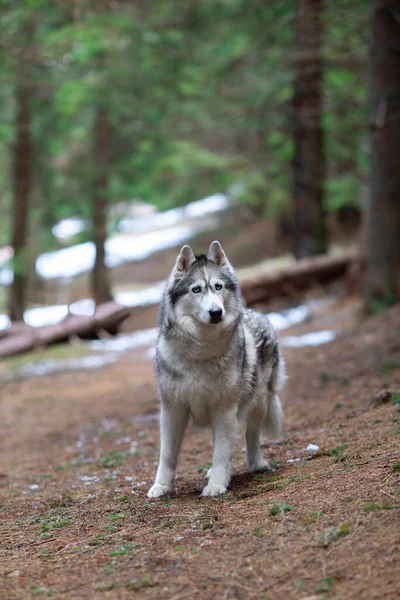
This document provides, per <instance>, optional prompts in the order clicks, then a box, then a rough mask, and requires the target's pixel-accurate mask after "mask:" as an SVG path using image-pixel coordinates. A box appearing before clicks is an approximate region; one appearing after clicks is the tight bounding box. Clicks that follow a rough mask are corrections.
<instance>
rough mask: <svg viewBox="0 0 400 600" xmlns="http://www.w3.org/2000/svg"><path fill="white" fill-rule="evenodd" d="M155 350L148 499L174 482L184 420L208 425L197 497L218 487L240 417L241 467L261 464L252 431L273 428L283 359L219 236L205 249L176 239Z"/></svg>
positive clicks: (278, 420)
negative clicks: (154, 441) (153, 452)
mask: <svg viewBox="0 0 400 600" xmlns="http://www.w3.org/2000/svg"><path fill="white" fill-rule="evenodd" d="M158 325H159V334H158V341H157V351H156V371H157V380H158V385H159V390H160V396H161V415H160V436H161V451H160V462H159V465H158V469H157V474H156V478H155V482H154V485H153V486H152V487H151V488H150V490H149V492H148V496H149V498H158V497H159V496H162V495H164V494H168V493H170V492H171V491H173V489H174V479H175V470H176V464H177V460H178V455H179V451H180V448H181V444H182V439H183V435H184V432H185V428H186V425H187V423H188V421H189V419H190V420H191V421H192V422H193V424H194V425H196V426H201V427H203V426H209V427H211V429H212V432H213V444H214V446H213V456H212V468H211V470H210V472H209V477H208V483H207V485H206V486H205V488H204V489H203V492H202V495H203V496H217V495H218V494H223V493H224V492H226V489H227V487H228V485H229V482H230V478H231V462H232V453H233V447H234V443H235V438H236V434H237V431H238V424H239V421H240V420H244V421H245V423H246V458H247V468H248V471H250V472H252V471H257V470H262V469H265V468H267V467H268V463H267V462H266V461H265V460H264V458H263V455H262V451H261V442H260V437H261V434H262V433H265V434H266V435H268V437H270V438H278V437H279V436H280V434H281V426H282V416H283V415H282V408H281V403H280V400H279V397H278V395H277V394H278V392H279V390H280V389H281V388H282V387H283V384H284V382H285V377H286V376H285V364H284V360H283V358H282V355H281V353H280V349H279V345H278V341H277V338H276V335H275V332H274V330H273V328H272V325H271V323H270V322H269V320H268V318H267V317H266V316H265V315H262V314H260V313H257V312H255V311H253V310H249V309H245V308H244V306H243V303H242V299H241V292H240V288H239V283H238V280H237V278H236V275H235V272H234V270H233V268H232V266H231V265H230V263H229V262H228V259H227V258H226V255H225V253H224V251H223V249H222V248H221V245H220V244H219V242H213V243H212V244H211V246H210V248H209V250H208V253H207V255H200V256H195V255H194V254H193V251H192V249H191V248H190V247H189V246H184V247H183V248H182V250H181V252H180V254H179V256H178V258H177V260H176V263H175V266H174V268H173V270H172V272H171V275H170V277H169V279H168V281H167V285H166V289H165V292H164V296H163V299H162V302H161V306H160V312H159V324H158Z"/></svg>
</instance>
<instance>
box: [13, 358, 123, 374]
mask: <svg viewBox="0 0 400 600" xmlns="http://www.w3.org/2000/svg"><path fill="white" fill-rule="evenodd" d="M116 360H117V358H116V356H115V355H114V354H112V355H110V354H102V355H96V356H85V357H83V358H73V359H69V360H48V361H41V362H39V363H32V364H30V365H25V366H24V367H22V369H20V370H19V371H18V374H19V375H20V376H21V377H39V376H43V375H51V374H53V373H60V372H62V371H79V370H83V369H96V368H98V367H102V366H104V365H108V364H111V363H113V362H115V361H116Z"/></svg>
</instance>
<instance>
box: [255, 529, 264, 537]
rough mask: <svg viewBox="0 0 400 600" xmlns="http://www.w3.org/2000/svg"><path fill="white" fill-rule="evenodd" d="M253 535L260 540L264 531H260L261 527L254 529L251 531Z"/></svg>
mask: <svg viewBox="0 0 400 600" xmlns="http://www.w3.org/2000/svg"><path fill="white" fill-rule="evenodd" d="M253 535H255V536H256V537H258V538H262V537H264V535H265V531H264V530H263V529H261V527H256V528H255V529H253Z"/></svg>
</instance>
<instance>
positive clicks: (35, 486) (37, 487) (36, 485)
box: [29, 483, 39, 490]
mask: <svg viewBox="0 0 400 600" xmlns="http://www.w3.org/2000/svg"><path fill="white" fill-rule="evenodd" d="M29 488H30V489H31V490H38V489H39V486H38V484H37V483H32V485H30V486H29Z"/></svg>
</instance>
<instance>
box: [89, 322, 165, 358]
mask: <svg viewBox="0 0 400 600" xmlns="http://www.w3.org/2000/svg"><path fill="white" fill-rule="evenodd" d="M156 339H157V328H156V327H152V328H150V329H143V330H141V331H135V332H134V333H132V334H130V335H120V336H117V337H114V338H110V339H106V340H94V341H93V342H90V344H89V346H90V348H91V349H92V350H103V351H107V352H108V351H112V352H123V351H125V350H132V349H133V348H140V347H143V346H152V345H153V344H154V343H155V341H156Z"/></svg>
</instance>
